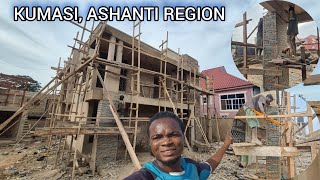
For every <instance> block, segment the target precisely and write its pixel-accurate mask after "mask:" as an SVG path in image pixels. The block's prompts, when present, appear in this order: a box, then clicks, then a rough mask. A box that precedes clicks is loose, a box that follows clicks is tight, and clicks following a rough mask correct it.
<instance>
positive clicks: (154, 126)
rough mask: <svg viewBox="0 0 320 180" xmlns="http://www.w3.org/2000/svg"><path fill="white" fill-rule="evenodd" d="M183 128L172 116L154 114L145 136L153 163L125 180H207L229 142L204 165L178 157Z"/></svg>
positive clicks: (166, 113)
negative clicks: (153, 157)
mask: <svg viewBox="0 0 320 180" xmlns="http://www.w3.org/2000/svg"><path fill="white" fill-rule="evenodd" d="M183 132H184V125H183V123H182V121H181V119H179V118H178V117H177V116H176V115H175V114H174V113H172V112H158V113H157V114H155V115H154V116H153V117H152V118H151V119H150V121H149V125H148V129H147V133H148V136H149V141H150V147H151V152H152V154H153V155H154V156H155V158H156V159H155V160H154V161H153V162H147V163H145V164H144V166H143V168H141V169H140V170H139V171H137V172H135V173H133V174H131V175H130V176H129V177H127V178H125V179H126V180H131V179H132V180H135V179H140V180H151V179H172V180H173V179H177V180H178V179H200V180H202V179H207V178H208V177H209V176H210V174H211V173H212V172H213V171H214V170H215V169H216V168H217V167H218V165H219V163H220V162H221V159H222V157H223V155H224V153H225V151H226V150H227V149H228V147H229V145H230V144H232V142H233V140H232V138H231V137H230V135H227V136H226V138H225V140H224V144H223V146H222V147H221V148H220V149H219V150H218V151H217V152H216V153H215V154H213V155H212V156H211V157H210V158H209V159H208V160H207V161H205V162H196V161H194V160H192V159H189V158H185V157H181V155H182V152H183V148H184V141H185V138H184V134H183Z"/></svg>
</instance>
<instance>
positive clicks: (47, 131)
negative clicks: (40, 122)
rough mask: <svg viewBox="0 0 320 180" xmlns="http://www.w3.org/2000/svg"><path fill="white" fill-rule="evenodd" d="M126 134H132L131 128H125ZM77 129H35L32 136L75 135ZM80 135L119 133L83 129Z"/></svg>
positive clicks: (94, 128) (113, 130) (115, 128)
mask: <svg viewBox="0 0 320 180" xmlns="http://www.w3.org/2000/svg"><path fill="white" fill-rule="evenodd" d="M125 130H126V132H127V133H130V134H132V133H133V128H125ZM76 134H78V127H52V128H36V129H35V132H34V135H36V136H47V135H76ZM80 134H87V135H119V134H120V131H119V129H118V128H117V127H85V128H83V127H82V128H81V129H80Z"/></svg>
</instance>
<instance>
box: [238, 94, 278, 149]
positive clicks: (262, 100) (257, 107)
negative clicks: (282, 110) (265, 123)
mask: <svg viewBox="0 0 320 180" xmlns="http://www.w3.org/2000/svg"><path fill="white" fill-rule="evenodd" d="M272 101H273V96H272V95H271V94H268V95H267V96H266V97H265V96H263V95H257V96H254V97H253V98H252V99H251V100H249V101H247V102H246V103H245V104H243V109H244V111H245V113H246V116H257V114H256V113H255V111H258V112H260V113H262V114H264V116H265V118H267V117H268V115H267V113H266V106H268V105H270V103H271V102H272ZM246 120H247V124H248V126H249V127H250V128H251V132H252V134H251V142H252V143H255V144H257V145H259V146H261V145H262V143H261V141H260V140H259V139H258V135H257V134H258V128H259V127H260V122H259V120H258V119H257V118H247V119H246Z"/></svg>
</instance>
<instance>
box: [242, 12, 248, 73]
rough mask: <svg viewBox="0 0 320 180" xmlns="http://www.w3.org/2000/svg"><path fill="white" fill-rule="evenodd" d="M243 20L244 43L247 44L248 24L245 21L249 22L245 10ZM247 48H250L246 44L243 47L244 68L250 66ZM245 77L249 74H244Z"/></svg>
mask: <svg viewBox="0 0 320 180" xmlns="http://www.w3.org/2000/svg"><path fill="white" fill-rule="evenodd" d="M243 22H244V25H243V43H244V44H247V24H246V23H245V22H247V12H245V13H244V14H243ZM247 50H248V47H247V46H244V47H243V67H244V68H247V67H248V65H247V60H248V57H247ZM244 77H245V78H247V77H248V76H247V75H246V74H244Z"/></svg>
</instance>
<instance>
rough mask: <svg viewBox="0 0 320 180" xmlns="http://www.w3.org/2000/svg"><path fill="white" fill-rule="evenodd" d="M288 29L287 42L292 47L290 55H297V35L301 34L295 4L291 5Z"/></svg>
mask: <svg viewBox="0 0 320 180" xmlns="http://www.w3.org/2000/svg"><path fill="white" fill-rule="evenodd" d="M288 21H289V22H288V30H287V38H288V39H287V42H288V45H289V47H290V50H291V53H290V55H293V56H296V53H297V52H296V51H297V50H296V49H297V47H296V36H297V35H298V34H299V32H298V20H297V16H296V14H295V12H294V6H290V7H289V15H288Z"/></svg>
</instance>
